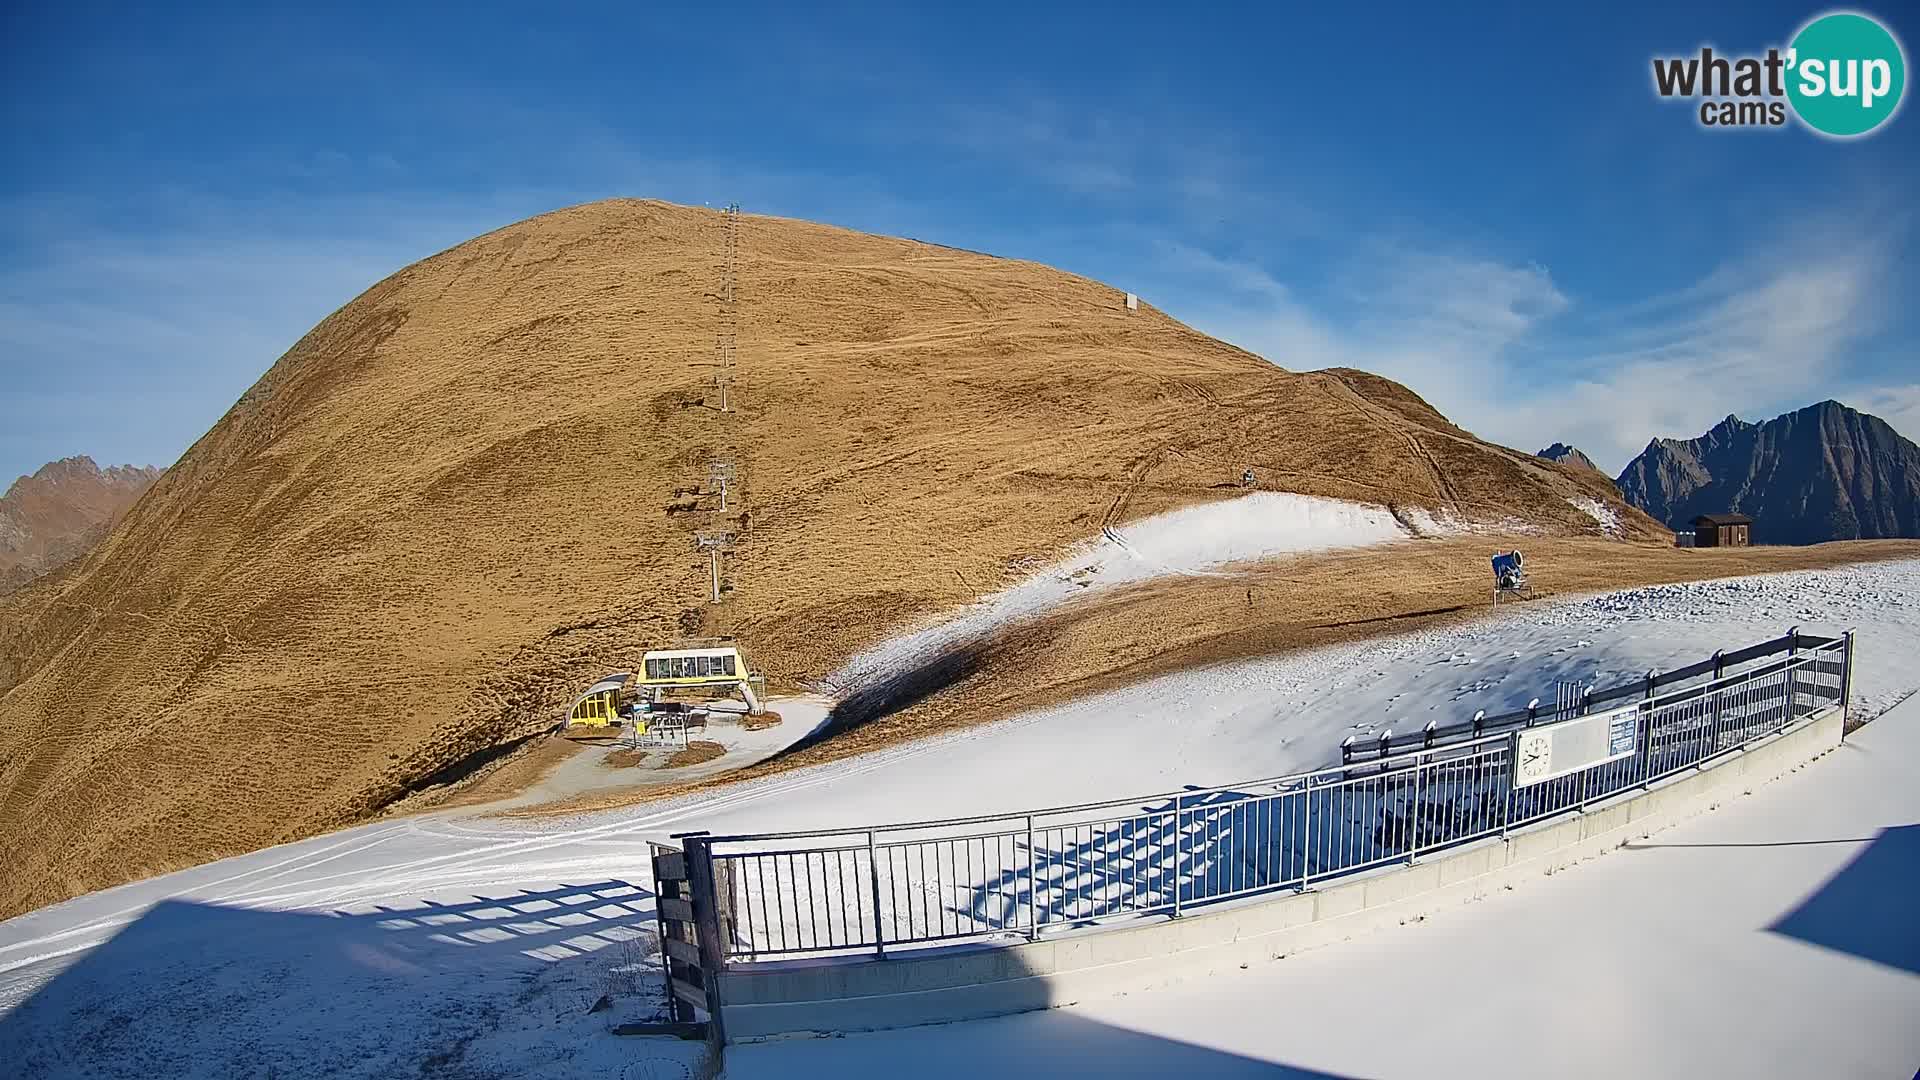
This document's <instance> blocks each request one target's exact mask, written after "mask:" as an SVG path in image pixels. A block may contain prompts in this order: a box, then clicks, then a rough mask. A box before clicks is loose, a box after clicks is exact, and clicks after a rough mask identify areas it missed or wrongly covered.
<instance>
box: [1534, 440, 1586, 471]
mask: <svg viewBox="0 0 1920 1080" xmlns="http://www.w3.org/2000/svg"><path fill="white" fill-rule="evenodd" d="M1534 456H1535V457H1541V458H1546V459H1547V460H1548V461H1557V462H1559V463H1560V464H1562V465H1575V466H1578V467H1580V468H1583V469H1592V470H1593V471H1594V472H1599V471H1600V466H1598V465H1595V464H1594V463H1593V459H1592V458H1590V457H1588V456H1587V455H1585V454H1583V453H1581V452H1580V451H1579V450H1577V449H1575V448H1574V447H1571V446H1568V445H1567V444H1566V443H1563V442H1557V443H1554V444H1553V445H1552V446H1549V447H1547V448H1546V449H1545V450H1542V451H1540V452H1539V453H1538V454H1535V455H1534Z"/></svg>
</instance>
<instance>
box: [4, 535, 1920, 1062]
mask: <svg viewBox="0 0 1920 1080" xmlns="http://www.w3.org/2000/svg"><path fill="white" fill-rule="evenodd" d="M1796 623H1797V624H1799V625H1800V626H1802V627H1803V628H1805V629H1808V630H1817V631H1822V632H1831V631H1836V630H1841V629H1845V628H1847V627H1850V626H1851V627H1857V628H1859V629H1860V630H1861V632H1862V638H1861V661H1860V667H1859V671H1858V675H1857V681H1856V686H1855V689H1856V700H1857V701H1858V702H1859V703H1860V704H1861V705H1862V706H1863V708H1864V709H1865V710H1866V711H1869V712H1871V711H1874V710H1876V709H1879V708H1883V707H1885V706H1887V705H1889V704H1890V703H1892V702H1893V701H1894V700H1896V699H1897V698H1898V697H1899V696H1900V695H1901V694H1903V693H1905V692H1907V691H1909V690H1912V689H1914V688H1915V687H1916V686H1920V665H1915V664H1914V663H1913V661H1912V657H1914V656H1916V655H1920V562H1906V563H1893V564H1877V565H1870V566H1856V567H1845V568H1840V569H1835V570H1829V571H1808V572H1796V573H1791V574H1781V575H1773V576H1769V577H1764V578H1745V579H1735V580H1730V581H1724V582H1700V583H1692V584H1685V585H1671V586H1655V587H1649V588H1643V589H1632V590H1626V591H1624V592H1619V593H1612V594H1607V595H1605V596H1601V597H1594V598H1586V599H1573V600H1566V601H1540V602H1536V603H1532V604H1525V605H1520V606H1517V607H1514V608H1510V609H1505V610H1503V611H1502V612H1501V613H1500V614H1499V615H1498V616H1497V617H1496V618H1494V619H1491V620H1487V621H1484V622H1479V623H1475V624H1473V625H1470V626H1463V627H1457V628H1450V629H1444V630H1434V631H1427V632H1422V633H1415V634H1410V635H1405V636H1401V637H1395V638H1388V639H1382V640H1377V641H1372V642H1367V643H1362V644H1356V645H1350V646H1341V647H1337V648H1332V649H1325V650H1318V651H1314V652H1308V653H1301V654H1295V655H1291V656H1288V657H1284V658H1279V659H1271V660H1259V661H1248V662H1244V663H1235V664H1230V665H1223V666H1220V667H1217V668H1212V669H1208V670H1205V671H1196V672H1191V673H1188V674H1184V675H1176V676H1172V677H1168V678H1163V679H1159V680H1155V681H1153V682H1149V683H1144V684H1141V685H1139V686H1135V687H1132V688H1129V689H1127V690H1124V691H1120V692H1116V693H1113V694H1108V695H1103V696H1101V697H1098V698H1094V699H1090V700H1087V701H1083V702H1078V703H1075V704H1073V705H1069V706H1064V707H1061V708H1057V709H1049V710H1044V711H1038V712H1035V713H1032V714H1028V715H1025V716H1022V717H1018V718H1015V719H1013V720H1010V721H1008V722H1005V723H1002V724H996V725H993V726H991V727H987V728H983V729H978V730H975V731H972V732H968V733H964V734H962V735H958V736H954V737H950V738H943V739H938V740H930V741H928V742H924V743H919V744H915V745H911V746H905V747H900V748H897V749H895V750H892V751H888V752H885V753H880V754H874V755H870V756H868V757H864V758H859V759H855V760H852V761H845V762H837V763H834V764H832V765H829V766H824V767H820V768H815V769H808V770H801V771H796V772H793V773H789V774H784V775H781V776H776V777H771V778H768V779H766V780H762V781H756V782H754V783H750V784H739V785H733V786H731V787H728V788H726V789H724V790H720V791H717V792H713V793H709V794H704V795H700V796H696V797H690V798H687V799H682V800H679V801H676V802H674V803H670V804H658V805H653V806H648V807H642V808H635V809H628V810H623V811H614V812H607V813H602V814H594V815H585V816H581V817H577V818H570V819H562V820H551V821H541V822H530V823H525V824H518V823H511V822H501V821H490V820H476V819H473V818H471V817H465V818H463V817H456V816H449V815H435V816H429V817H417V818H410V819H404V820H396V821H386V822H376V823H374V824H370V825H367V826H362V827H360V828H356V829H350V830H347V831H344V832H341V833H336V834H333V835H331V836H326V837H319V838H315V839H313V840H308V841H303V842H301V843H297V844H289V845H286V846H283V847H278V848H272V849H269V850H266V851H261V852H255V853H253V854H250V855H246V856H241V857H239V858H234V859H227V860H224V861H222V862H219V863H214V864H211V865H208V866H204V867H199V868H196V869H193V870H188V871H183V872H181V873H177V874H171V875H167V876H165V877H161V878H155V879H153V880H150V881H145V882H140V883H137V884H133V885H128V886H123V887H121V888H118V889H110V890H107V891H104V892H101V893H96V894H93V895H91V896H87V897H82V898H80V899H78V900H74V901H70V902H68V903H65V904H61V905H57V906H55V907H51V908H47V909H44V910H42V911H38V912H34V913H32V914H30V915H26V916H22V917H20V918H16V919H12V920H9V921H7V922H5V923H0V1062H7V1063H9V1064H10V1065H11V1064H12V1063H14V1062H24V1063H25V1064H24V1065H23V1066H21V1067H19V1069H18V1070H17V1071H19V1072H20V1073H22V1074H23V1075H26V1076H80V1075H94V1076H106V1077H139V1078H141V1080H150V1078H151V1077H153V1076H156V1075H167V1076H171V1075H186V1076H191V1075H206V1076H216V1077H226V1076H235V1077H238V1076H255V1075H267V1074H269V1073H270V1072H275V1073H277V1074H278V1075H308V1074H313V1073H320V1072H326V1071H330V1072H331V1074H332V1075H340V1076H367V1077H375V1076H391V1075H395V1074H400V1073H409V1074H411V1073H423V1074H425V1075H430V1076H431V1075H458V1076H479V1077H486V1076H520V1075H532V1074H540V1075H543V1076H548V1077H566V1076H607V1075H622V1070H627V1075H633V1076H653V1075H658V1076H677V1075H680V1073H679V1070H680V1068H681V1066H682V1065H683V1064H685V1063H686V1062H688V1061H690V1060H691V1058H690V1056H689V1055H690V1054H691V1052H692V1051H691V1048H690V1047H687V1046H686V1045H684V1044H677V1043H662V1042H659V1041H656V1040H643V1041H636V1040H631V1039H622V1038H618V1037H615V1036H612V1035H610V1034H608V1033H607V1028H608V1021H609V1020H610V1019H611V1020H616V1021H617V1020H621V1019H628V1018H632V1017H635V1016H638V1015H642V1014H645V1013H646V1012H647V1011H649V1009H651V1008H653V1007H654V1004H653V998H652V997H651V996H650V995H651V994H652V993H653V991H652V986H654V985H657V983H656V982H655V981H654V980H655V979H656V976H655V974H654V972H653V969H651V968H650V966H649V965H650V964H652V963H653V961H652V960H651V959H650V958H641V957H637V956H635V955H633V947H630V946H626V945H623V944H621V942H622V941H623V940H628V939H632V938H633V937H634V935H635V934H638V933H642V932H644V931H647V930H649V929H650V927H651V922H652V914H651V913H652V909H653V904H652V898H651V889H650V886H651V882H650V881H649V879H648V870H647V867H648V861H647V841H648V840H650V839H656V838H664V837H665V836H666V835H668V834H671V833H675V832H683V831H686V830H690V829H711V830H714V831H716V832H718V831H738V830H745V829H770V828H799V827H805V826H811V825H822V826H834V825H845V824H850V823H855V822H862V821H875V820H878V821H885V820H900V819H905V818H917V817H927V816H936V815H944V814H960V813H975V812H998V811H1004V810H1012V809H1017V808H1021V807H1025V806H1029V805H1032V804H1034V803H1036V802H1040V803H1049V804H1051V803H1061V802H1068V801H1075V800H1079V799H1085V798H1101V797H1109V796H1112V797H1120V796H1125V795H1128V794H1130V793H1147V792H1151V791H1158V790H1166V789H1168V788H1172V787H1177V786H1179V785H1181V784H1188V783H1192V784H1214V783H1221V782H1228V781H1234V780H1240V779H1246V778H1249V777H1252V776H1257V775H1267V774H1273V773H1279V772H1284V771H1287V770H1290V769H1296V768H1301V767H1306V766H1312V765H1318V764H1322V763H1324V762H1326V761H1327V760H1329V759H1330V758H1331V757H1333V756H1334V755H1335V753H1336V747H1337V744H1338V742H1339V739H1340V738H1341V737H1343V736H1344V735H1346V734H1348V733H1349V732H1361V733H1366V732H1372V731H1377V730H1379V729H1381V728H1383V727H1386V726H1389V725H1391V726H1393V727H1396V728H1404V727H1408V726H1411V727H1417V726H1420V725H1422V724H1424V723H1425V722H1426V721H1427V720H1428V719H1439V720H1442V721H1443V722H1444V721H1447V720H1453V719H1459V718H1464V717H1469V716H1471V715H1472V713H1473V711H1474V710H1475V709H1480V708H1486V709H1489V710H1490V711H1494V710H1498V709H1501V708H1504V707H1506V706H1509V705H1515V704H1524V703H1525V701H1526V700H1527V698H1529V697H1532V696H1534V695H1550V693H1551V688H1552V683H1553V680H1554V679H1556V678H1575V677H1579V678H1598V679H1599V680H1601V681H1603V682H1611V681H1613V680H1615V679H1617V678H1621V677H1625V676H1629V675H1634V674H1638V673H1640V672H1643V671H1645V670H1646V669H1647V668H1649V667H1655V666H1662V667H1667V666H1675V665H1678V664H1681V663H1685V662H1688V661H1691V660H1694V659H1698V658H1699V657H1700V656H1702V655H1703V654H1705V653H1707V652H1710V651H1712V649H1714V648H1716V647H1719V646H1723V645H1724V646H1735V645H1741V644H1746V643H1748V642H1751V641H1757V640H1761V639H1764V638H1770V637H1775V636H1778V635H1779V634H1780V633H1782V632H1784V631H1785V630H1786V629H1787V627H1789V626H1791V625H1794V624H1796ZM1912 820H1914V816H1911V815H1910V816H1909V817H1908V818H1907V821H1909V822H1910V821H1912ZM1902 823H1904V822H1902ZM1836 857H1837V856H1836ZM1596 866H1597V867H1598V868H1599V869H1602V870H1604V868H1605V867H1606V860H1602V862H1601V863H1599V864H1596ZM1593 869H1594V868H1581V869H1579V870H1576V871H1571V872H1569V874H1568V875H1567V877H1568V878H1570V879H1577V878H1578V877H1579V876H1581V875H1584V874H1587V873H1589V872H1592V871H1593ZM1543 884H1547V883H1543ZM1541 895H1545V893H1544V891H1542V893H1541ZM1483 906H1487V907H1490V906H1491V905H1483ZM1649 917H1651V916H1649ZM1656 921H1657V920H1656ZM1357 944H1358V943H1356V944H1355V945H1350V946H1342V947H1340V948H1339V949H1338V950H1330V951H1328V952H1327V953H1325V954H1324V955H1326V956H1328V957H1332V956H1334V955H1336V953H1340V954H1345V953H1346V952H1347V951H1349V950H1350V949H1352V948H1354V947H1357ZM1312 955H1315V954H1309V956H1312ZM1305 962H1306V958H1305V957H1302V958H1296V960H1289V961H1286V964H1288V965H1295V964H1296V963H1305ZM1314 962H1315V963H1320V962H1325V961H1320V960H1315V961H1314ZM1729 962H1733V961H1729ZM1738 962H1739V963H1743V964H1744V963H1748V962H1749V961H1746V960H1739V961H1738ZM1286 970H1288V971H1293V970H1297V968H1296V967H1288V968H1287V969H1286ZM1556 979H1557V980H1558V981H1549V983H1548V985H1549V986H1559V985H1563V984H1564V983H1565V981H1566V979H1565V976H1564V974H1562V975H1560V976H1556ZM636 980H637V981H636ZM1456 981H1460V982H1461V985H1462V986H1463V987H1466V986H1469V985H1472V984H1471V983H1470V982H1469V981H1467V979H1466V976H1465V975H1461V976H1459V978H1458V980H1456ZM1340 986H1341V989H1342V990H1343V991H1345V990H1347V989H1352V990H1353V992H1354V994H1356V995H1359V994H1367V995H1370V996H1369V997H1367V998H1366V999H1365V1001H1366V1004H1365V1005H1364V1008H1366V1009H1370V1010H1375V1011H1378V1010H1382V1009H1385V1008H1386V1007H1388V1006H1390V1005H1392V1004H1393V1003H1395V1002H1404V1001H1409V1000H1429V999H1432V998H1439V997H1444V996H1446V993H1447V992H1446V991H1444V990H1434V989H1430V988H1429V989H1426V990H1423V991H1422V994H1423V995H1427V996H1424V997H1415V996H1412V995H1411V994H1410V993H1401V992H1399V991H1397V990H1395V989H1394V987H1393V979H1392V978H1391V977H1389V976H1383V975H1379V974H1375V975H1374V976H1372V977H1370V979H1369V980H1367V981H1365V982H1362V983H1356V984H1354V985H1353V986H1352V987H1348V985H1347V984H1345V983H1341V984H1340ZM608 988H612V989H615V990H616V991H617V993H616V994H615V997H616V1005H615V1008H614V1009H613V1010H611V1011H610V1012H605V1013H588V1012H586V1008H587V1006H588V1005H589V1004H590V1003H591V1002H592V1001H593V1000H594V999H595V998H597V997H598V996H599V994H600V993H603V992H605V991H606V989H608ZM1654 990H1659V988H1654ZM1649 992H1654V991H1653V990H1649ZM1659 992H1661V993H1666V991H1665V990H1659ZM1814 992H1816V991H1811V990H1806V991H1803V990H1794V991H1780V992H1779V993H1778V994H1776V995H1775V999H1774V1000H1772V1001H1770V1002H1769V1003H1768V1007H1767V1008H1761V1007H1758V1006H1757V1005H1756V1004H1755V1003H1753V1002H1752V1001H1751V1000H1750V999H1746V998H1743V999H1740V1000H1741V1002H1742V1004H1741V1006H1740V1011H1738V1012H1733V1011H1731V1010H1730V1011H1729V1012H1728V1014H1727V1015H1725V1016H1724V1017H1721V1018H1720V1021H1719V1022H1724V1023H1727V1024H1740V1025H1747V1026H1753V1025H1754V1024H1756V1023H1760V1022H1761V1021H1762V1019H1763V1018H1765V1017H1768V1016H1770V1015H1772V1011H1771V1010H1790V1009H1792V1008H1795V1007H1798V1006H1797V999H1796V998H1795V997H1794V995H1795V994H1801V993H1814ZM1248 993H1250V994H1255V993H1257V994H1264V993H1266V991H1263V990H1262V991H1255V990H1249V991H1248ZM1139 1000H1142V1001H1146V1000H1148V999H1139ZM1343 1000H1344V999H1343ZM1354 1000H1360V999H1359V998H1357V997H1356V998H1355V999H1354ZM1603 1004H1604V1003H1603ZM1249 1007H1250V1008H1252V1007H1254V1006H1249ZM1354 1008H1355V1009H1356V1011H1357V1010H1359V1009H1361V1008H1363V1006H1360V1005H1356V1006H1354ZM1508 1011H1509V1012H1511V1011H1512V1010H1511V1008H1509V1009H1508ZM1257 1015H1259V1016H1264V1015H1265V1014H1264V1012H1262V1013H1259V1014H1257ZM1264 1023H1265V1021H1264V1020H1258V1021H1248V1020H1247V1019H1246V1018H1244V1017H1242V1018H1239V1019H1232V1020H1221V1021H1219V1022H1217V1023H1212V1024H1201V1025H1198V1026H1197V1027H1194V1028H1193V1029H1192V1030H1189V1031H1187V1033H1186V1034H1185V1035H1184V1036H1182V1037H1183V1038H1186V1039H1187V1040H1189V1041H1192V1040H1194V1039H1201V1040H1205V1039H1209V1038H1215V1037H1217V1036H1220V1035H1222V1034H1223V1032H1221V1031H1217V1030H1215V1029H1216V1028H1218V1027H1220V1026H1221V1025H1226V1024H1231V1025H1234V1026H1236V1027H1247V1028H1259V1027H1261V1026H1262V1024H1264ZM1083 1030H1084V1032H1086V1033H1087V1034H1086V1035H1085V1037H1084V1038H1083V1039H1082V1041H1083V1042H1084V1041H1088V1040H1093V1041H1098V1042H1099V1043H1100V1045H1103V1046H1105V1045H1107V1041H1106V1040H1109V1039H1120V1040H1122V1041H1121V1043H1119V1044H1116V1045H1126V1043H1125V1039H1124V1037H1123V1034H1116V1033H1115V1032H1114V1031H1113V1030H1112V1025H1111V1024H1106V1025H1105V1026H1104V1027H1103V1026H1101V1025H1099V1024H1096V1025H1094V1026H1093V1027H1091V1028H1084V1029H1083ZM1476 1030H1478V1031H1479V1032H1480V1034H1479V1035H1478V1036H1477V1037H1479V1038H1482V1039H1483V1040H1484V1043H1483V1045H1484V1053H1485V1054H1486V1056H1487V1057H1488V1058H1489V1060H1493V1059H1496V1058H1498V1057H1499V1055H1500V1054H1501V1053H1503V1052H1504V1051H1502V1050H1501V1049H1500V1046H1501V1045H1502V1044H1501V1043H1500V1039H1499V1037H1497V1036H1496V1035H1495V1034H1491V1033H1490V1032H1492V1031H1493V1030H1494V1028H1493V1027H1492V1026H1489V1027H1485V1028H1481V1029H1476ZM1057 1034H1059V1036H1060V1037H1061V1038H1063V1039H1072V1038H1076V1037H1079V1036H1075V1035H1074V1034H1073V1032H1071V1031H1061V1032H1058V1033H1057ZM1096 1036H1097V1038H1096ZM1153 1041H1154V1042H1155V1043H1161V1042H1164V1041H1165V1040H1164V1039H1160V1038H1158V1037H1156V1038H1155V1039H1154V1040H1153ZM1522 1045H1523V1046H1525V1047H1530V1049H1528V1050H1527V1052H1528V1053H1531V1052H1533V1049H1537V1048H1531V1047H1532V1044H1522ZM918 1059H919V1055H917V1054H916V1055H915V1060H916V1061H917V1060H918ZM1515 1060H1517V1061H1526V1060H1532V1059H1526V1058H1524V1057H1523V1058H1520V1059H1515ZM1532 1063H1533V1064H1534V1065H1535V1066H1537V1068H1536V1069H1535V1072H1536V1074H1539V1073H1551V1072H1555V1071H1557V1069H1555V1068H1554V1064H1555V1063H1554V1061H1553V1060H1551V1059H1539V1060H1533V1061H1532ZM896 1064H897V1060H896ZM1263 1067H1265V1066H1263ZM1515 1068H1516V1069H1518V1068H1519V1066H1518V1065H1516V1066H1515ZM1015 1071H1016V1072H1020V1071H1023V1070H1015ZM1362 1071H1363V1073H1365V1072H1373V1071H1377V1070H1374V1069H1371V1068H1368V1069H1363V1070H1362ZM1707 1071H1709V1072H1711V1071H1713V1070H1710V1069H1709V1070H1707ZM1841 1071H1845V1070H1841Z"/></svg>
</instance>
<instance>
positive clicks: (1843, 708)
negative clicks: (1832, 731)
mask: <svg viewBox="0 0 1920 1080" xmlns="http://www.w3.org/2000/svg"><path fill="white" fill-rule="evenodd" d="M1843 637H1845V639H1846V642H1847V643H1846V645H1845V646H1844V647H1843V648H1842V650H1841V653H1840V718H1841V719H1840V726H1841V727H1842V728H1844V727H1846V726H1847V721H1848V720H1849V719H1852V716H1853V631H1851V630H1849V631H1847V632H1846V634H1844V635H1843Z"/></svg>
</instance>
